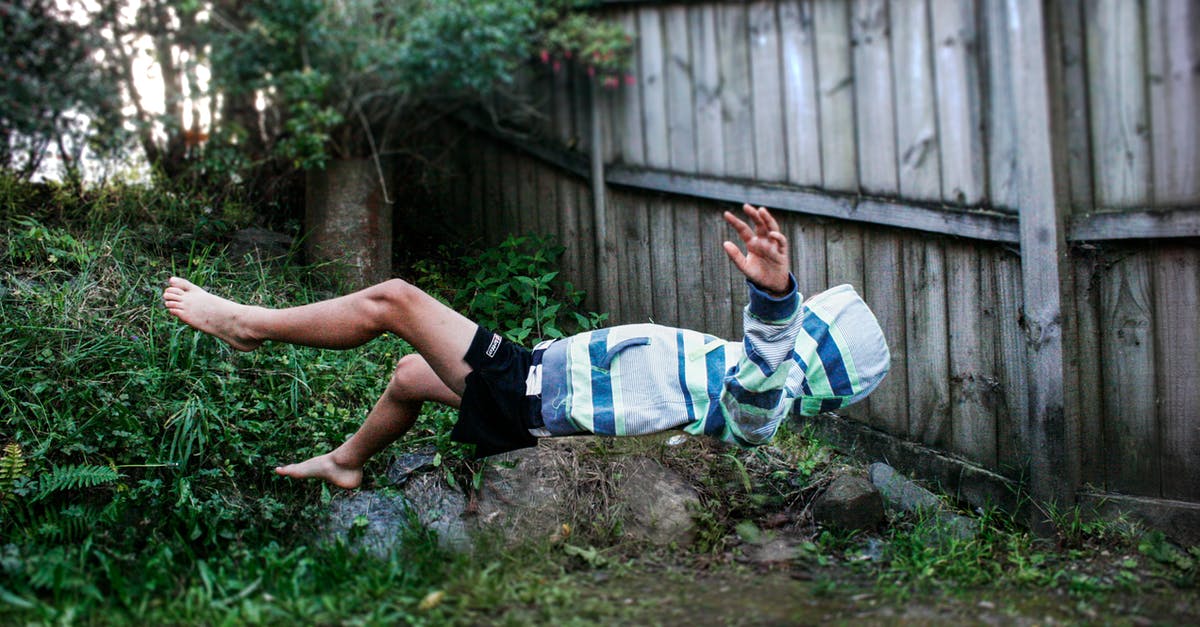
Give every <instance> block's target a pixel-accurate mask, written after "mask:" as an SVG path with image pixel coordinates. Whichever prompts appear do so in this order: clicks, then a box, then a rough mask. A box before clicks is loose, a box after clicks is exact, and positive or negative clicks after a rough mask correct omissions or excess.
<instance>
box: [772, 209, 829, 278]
mask: <svg viewBox="0 0 1200 627" xmlns="http://www.w3.org/2000/svg"><path fill="white" fill-rule="evenodd" d="M776 217H777V218H782V219H784V220H787V222H788V223H791V224H792V227H791V228H790V229H789V230H788V232H787V233H786V235H787V236H788V242H789V244H790V245H791V248H792V273H793V274H795V275H796V288H797V289H799V290H800V293H801V294H803V295H804V297H805V298H807V297H809V296H812V295H813V294H816V293H817V292H821V291H824V290H825V289H826V288H827V287H829V279H828V278H827V277H828V276H829V275H828V271H827V270H826V263H825V226H824V225H823V224H822V223H821V222H820V221H819V220H815V219H813V218H809V217H807V216H803V217H801V216H797V217H796V218H792V217H791V216H790V215H787V214H785V215H783V216H776Z"/></svg>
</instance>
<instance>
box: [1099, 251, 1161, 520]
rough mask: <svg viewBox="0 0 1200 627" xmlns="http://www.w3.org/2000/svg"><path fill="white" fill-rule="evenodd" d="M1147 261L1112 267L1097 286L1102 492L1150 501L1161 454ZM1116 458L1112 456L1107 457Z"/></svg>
mask: <svg viewBox="0 0 1200 627" xmlns="http://www.w3.org/2000/svg"><path fill="white" fill-rule="evenodd" d="M1153 306H1154V303H1153V294H1152V292H1151V273H1150V261H1149V257H1148V255H1147V254H1145V253H1141V252H1138V253H1133V254H1129V255H1128V256H1125V257H1124V258H1123V259H1120V260H1117V261H1115V262H1114V263H1113V264H1112V265H1111V266H1110V267H1109V269H1108V271H1107V272H1106V274H1105V276H1104V277H1103V279H1102V282H1101V292H1100V310H1101V325H1102V327H1101V328H1102V332H1103V340H1102V345H1101V360H1102V363H1103V364H1104V388H1105V389H1106V390H1112V391H1113V392H1114V393H1113V394H1109V395H1106V396H1105V402H1104V408H1105V411H1104V437H1105V444H1106V446H1105V448H1106V450H1107V451H1109V453H1110V454H1109V455H1108V456H1107V457H1106V460H1105V461H1106V463H1107V472H1106V473H1105V474H1106V476H1107V477H1108V488H1109V489H1110V490H1113V491H1116V492H1123V493H1126V494H1136V495H1144V496H1155V495H1158V494H1159V492H1160V483H1159V479H1160V471H1161V453H1162V449H1161V447H1160V446H1159V440H1158V437H1159V433H1158V411H1157V407H1156V403H1155V396H1156V385H1155V383H1156V382H1155V363H1156V358H1155V350H1154V347H1155V344H1156V340H1155V338H1154V317H1153V312H1152V307H1153ZM1113 453H1116V454H1113Z"/></svg>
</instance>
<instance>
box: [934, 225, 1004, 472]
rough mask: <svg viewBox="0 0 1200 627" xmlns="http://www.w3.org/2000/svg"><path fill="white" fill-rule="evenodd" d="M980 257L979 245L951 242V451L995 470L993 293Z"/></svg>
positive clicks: (948, 285)
mask: <svg viewBox="0 0 1200 627" xmlns="http://www.w3.org/2000/svg"><path fill="white" fill-rule="evenodd" d="M979 257H980V253H979V251H978V250H976V247H974V246H969V245H966V244H957V243H952V244H947V246H946V270H947V272H948V276H947V278H946V293H947V294H949V295H953V297H948V298H947V303H948V315H949V332H950V335H949V345H950V414H951V419H952V423H953V428H952V429H951V431H952V433H953V439H952V440H951V442H952V447H951V449H950V450H952V451H954V452H956V453H959V454H960V455H962V456H964V457H966V458H967V459H970V460H972V461H975V462H976V463H979V464H981V465H983V466H985V467H987V468H995V467H996V413H995V411H996V408H995V396H996V392H997V389H996V388H997V384H998V379H997V378H996V373H995V370H994V364H995V348H994V337H993V335H992V329H993V328H994V325H993V324H992V323H993V322H994V319H993V317H992V316H991V315H990V314H991V312H992V309H993V306H992V298H993V297H994V293H992V292H987V291H984V290H983V287H984V284H983V281H982V280H981V276H980V268H979ZM1005 418H1007V416H1006V417H1005Z"/></svg>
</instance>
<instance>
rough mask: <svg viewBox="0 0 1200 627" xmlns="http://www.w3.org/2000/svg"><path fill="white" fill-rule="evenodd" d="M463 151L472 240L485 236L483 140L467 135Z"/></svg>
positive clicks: (485, 204) (473, 135)
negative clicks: (465, 164)
mask: <svg viewBox="0 0 1200 627" xmlns="http://www.w3.org/2000/svg"><path fill="white" fill-rule="evenodd" d="M463 149H464V150H465V151H466V157H467V168H468V173H467V174H468V176H467V185H468V187H469V190H468V194H467V206H468V211H470V216H469V223H470V225H471V234H472V239H474V238H477V237H482V236H483V235H484V234H485V229H486V227H485V226H484V225H485V224H486V222H485V220H486V218H485V217H484V212H485V211H486V210H487V203H486V202H484V199H483V197H484V181H485V176H486V174H485V172H484V168H485V164H484V160H483V140H482V139H481V138H480V137H479V136H478V135H476V134H471V135H469V136H468V137H467V138H466V139H465V140H464V141H463Z"/></svg>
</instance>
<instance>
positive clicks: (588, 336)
mask: <svg viewBox="0 0 1200 627" xmlns="http://www.w3.org/2000/svg"><path fill="white" fill-rule="evenodd" d="M791 283H792V286H793V287H792V290H791V293H789V294H788V295H786V296H784V297H782V298H772V297H771V296H769V295H768V294H767V293H765V292H763V291H762V290H759V289H758V288H757V287H755V286H754V285H753V284H751V283H749V282H747V285H748V288H749V292H750V299H749V301H750V302H749V304H748V305H747V306H746V308H745V310H744V312H743V319H744V328H745V335H744V337H743V339H742V341H741V342H727V341H725V340H722V339H720V338H717V337H714V336H711V335H707V334H703V333H699V332H697V331H689V330H686V329H677V328H672V327H665V326H659V325H655V324H634V325H625V326H617V327H612V328H608V329H600V330H596V331H591V332H587V333H582V334H579V335H575V336H572V337H569V338H566V339H562V340H557V341H555V342H554V343H553V344H551V345H550V346H549V347H548V348H546V349H545V353H544V354H543V358H542V370H541V382H540V383H541V386H540V389H541V412H542V421H543V423H544V427H543V428H542V429H538V430H536V431H535V434H536V435H553V436H561V435H574V434H579V433H595V434H600V435H640V434H646V433H654V432H658V431H665V430H668V429H677V428H682V429H683V430H685V431H686V432H688V433H692V434H695V435H701V434H703V435H710V436H714V437H718V438H720V439H722V440H725V441H727V442H733V443H737V444H739V445H742V446H757V445H760V444H764V443H766V442H767V441H769V440H770V439H771V438H772V437H773V436H774V435H775V431H776V430H777V429H778V427H779V424H780V422H781V421H782V420H783V419H784V418H785V417H786V416H787V415H788V413H790V412H791V411H792V409H793V407H794V406H796V403H799V405H798V409H799V411H800V412H801V413H802V414H804V415H815V414H817V413H819V412H822V411H831V410H834V409H838V408H840V407H844V406H846V405H849V404H850V403H853V402H855V401H857V400H860V399H862V398H863V397H865V396H866V395H867V394H868V393H870V392H871V390H873V389H874V388H875V386H877V385H878V384H879V382H880V380H882V379H883V377H884V375H886V374H887V370H888V365H889V361H890V356H889V354H888V349H887V344H886V342H885V341H884V338H883V332H882V330H881V329H880V328H879V323H878V322H877V321H876V320H875V316H874V315H873V314H872V313H871V310H870V309H868V308H867V305H866V303H864V302H863V301H862V299H861V298H859V296H858V294H857V293H855V291H854V288H852V287H851V286H849V285H841V286H838V287H835V288H833V289H830V290H828V291H826V292H822V293H821V294H818V295H816V296H814V297H813V298H811V299H809V300H808V301H807V302H805V303H804V304H803V305H801V304H800V296H799V294H798V293H797V292H796V290H795V279H792V282H791Z"/></svg>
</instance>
